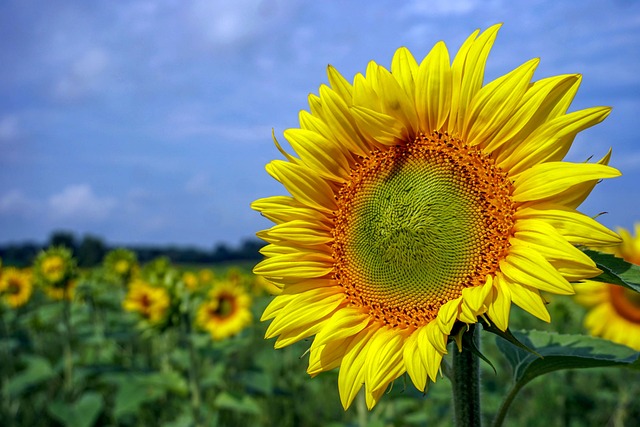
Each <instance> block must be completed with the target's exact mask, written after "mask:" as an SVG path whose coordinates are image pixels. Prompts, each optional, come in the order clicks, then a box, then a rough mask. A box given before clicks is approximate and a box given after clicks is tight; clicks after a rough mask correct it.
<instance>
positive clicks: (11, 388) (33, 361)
mask: <svg viewBox="0 0 640 427" xmlns="http://www.w3.org/2000/svg"><path fill="white" fill-rule="evenodd" d="M22 361H23V362H24V363H25V364H26V367H25V369H24V370H23V371H21V372H19V373H18V374H16V375H15V376H14V377H13V378H11V379H10V380H9V381H8V382H7V384H6V385H5V390H6V392H7V393H9V395H11V396H16V395H19V394H22V393H23V392H24V391H25V390H27V389H28V388H30V387H33V386H37V385H38V384H40V383H43V382H45V381H48V380H49V379H51V378H53V377H54V376H55V375H56V373H55V371H54V369H53V368H52V367H51V364H50V363H49V361H48V360H47V359H45V358H44V357H41V356H23V357H22Z"/></svg>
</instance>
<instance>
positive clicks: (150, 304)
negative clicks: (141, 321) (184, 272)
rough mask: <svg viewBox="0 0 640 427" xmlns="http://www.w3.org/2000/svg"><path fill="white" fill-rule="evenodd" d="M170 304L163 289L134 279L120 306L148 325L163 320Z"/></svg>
mask: <svg viewBox="0 0 640 427" xmlns="http://www.w3.org/2000/svg"><path fill="white" fill-rule="evenodd" d="M170 302H171V299H170V297H169V292H168V291H167V290H166V289H165V288H163V287H160V286H152V285H150V284H149V283H147V282H145V281H143V280H140V279H136V280H134V281H133V282H132V283H131V284H130V285H129V291H128V292H127V295H126V296H125V299H124V301H123V302H122V306H123V307H124V309H125V310H127V311H132V312H136V313H139V314H140V315H141V316H142V317H143V318H145V319H146V320H148V321H149V323H151V324H156V323H160V322H161V321H162V320H164V318H165V316H166V314H167V311H168V309H169V305H170Z"/></svg>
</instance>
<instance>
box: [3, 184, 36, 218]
mask: <svg viewBox="0 0 640 427" xmlns="http://www.w3.org/2000/svg"><path fill="white" fill-rule="evenodd" d="M37 209H38V203H37V202H36V201H35V200H32V199H30V198H29V197H27V196H26V195H25V194H24V193H23V192H22V191H20V190H11V191H10V192H8V193H7V194H5V195H4V196H2V197H0V213H1V214H17V215H24V216H29V215H30V214H34V213H35V212H36V210H37Z"/></svg>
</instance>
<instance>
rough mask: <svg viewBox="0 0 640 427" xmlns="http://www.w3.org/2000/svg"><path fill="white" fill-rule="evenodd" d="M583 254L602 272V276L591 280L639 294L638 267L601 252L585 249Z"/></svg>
mask: <svg viewBox="0 0 640 427" xmlns="http://www.w3.org/2000/svg"><path fill="white" fill-rule="evenodd" d="M584 253H586V254H587V255H588V256H589V257H590V258H591V259H592V260H593V261H594V262H595V263H596V265H597V266H598V268H599V269H600V270H602V274H600V275H599V276H598V277H594V278H593V279H591V280H597V281H599V282H605V283H611V284H614V285H618V286H624V287H625V288H629V289H632V290H634V291H636V292H640V266H637V265H634V264H631V263H629V262H627V261H625V260H623V259H622V258H618V257H615V256H613V255H610V254H605V253H602V252H596V251H592V250H589V249H586V250H584Z"/></svg>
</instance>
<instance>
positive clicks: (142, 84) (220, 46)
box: [0, 0, 640, 248]
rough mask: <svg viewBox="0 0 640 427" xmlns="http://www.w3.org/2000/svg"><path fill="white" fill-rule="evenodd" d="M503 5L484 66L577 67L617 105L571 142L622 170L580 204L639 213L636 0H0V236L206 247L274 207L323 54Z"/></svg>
mask: <svg viewBox="0 0 640 427" xmlns="http://www.w3.org/2000/svg"><path fill="white" fill-rule="evenodd" d="M498 22H502V23H503V26H502V28H501V30H500V32H499V34H498V38H497V40H496V42H495V44H494V47H493V50H492V52H491V54H490V55H489V59H488V63H487V71H486V75H485V82H487V81H489V80H492V79H494V78H496V77H498V76H500V75H503V74H505V73H507V72H509V71H510V70H512V69H513V68H515V67H517V66H518V65H520V64H522V63H524V62H525V61H527V60H529V59H531V58H534V57H539V58H540V59H541V61H540V65H539V67H538V69H537V70H536V74H535V76H534V80H538V79H540V78H544V77H548V76H552V75H557V74H564V73H581V74H582V75H583V80H582V85H581V87H580V90H579V91H578V94H577V96H576V98H575V100H574V103H573V104H572V107H571V108H570V110H578V109H581V108H587V107H592V106H598V105H608V106H612V107H613V112H612V113H611V115H610V116H609V117H608V118H607V119H606V120H605V122H603V123H602V124H600V125H597V126H595V127H593V128H590V129H588V130H586V131H584V132H582V133H580V134H579V135H578V137H577V138H576V140H575V143H574V147H573V148H572V150H571V151H570V153H569V155H568V157H567V159H568V160H570V161H584V160H586V159H587V158H589V157H590V156H594V157H595V158H600V157H601V156H602V155H604V154H605V153H606V151H607V150H608V149H609V147H611V148H612V149H613V156H612V160H611V164H612V165H613V166H615V167H617V168H618V169H620V170H621V171H622V173H623V176H622V177H620V178H616V179H613V180H607V181H604V182H602V183H600V184H599V185H598V186H596V189H595V190H594V192H593V193H592V195H591V197H590V198H589V199H588V200H587V202H585V203H584V204H583V205H582V206H581V208H580V209H581V211H583V212H584V213H586V214H588V215H597V214H599V213H601V212H607V213H606V214H603V215H601V216H600V217H599V220H600V221H601V222H602V223H604V224H605V225H607V226H609V227H614V228H615V227H617V226H622V227H626V228H629V227H632V226H633V224H634V222H635V221H640V185H639V183H640V143H639V142H638V137H637V135H636V133H635V131H636V130H637V126H638V122H639V119H640V1H634V0H583V1H579V2H578V1H572V0H566V1H562V0H531V1H513V0H424V1H418V0H413V1H397V0H381V1H377V0H369V1H337V0H335V1H294V0H234V1H227V0H213V1H211V0H208V1H206V0H192V1H189V0H130V1H126V2H116V1H111V0H93V1H90V2H87V1H85V0H68V1H62V0H51V1H46V2H42V1H35V0H1V1H0V64H1V65H0V244H4V243H10V242H22V241H26V240H30V241H35V242H45V241H46V240H47V239H48V238H49V236H50V234H51V233H52V232H53V231H54V230H68V231H72V232H73V233H75V234H76V235H77V236H82V235H86V234H89V235H93V236H99V237H101V238H103V239H104V240H105V241H107V242H109V243H111V244H177V245H190V246H199V247H203V248H209V247H213V246H214V245H215V244H217V243H220V242H224V243H228V244H236V243H239V242H241V241H242V240H244V239H247V238H252V237H253V236H254V235H255V232H256V231H259V230H261V229H264V228H268V227H270V225H271V224H270V222H269V221H267V220H266V219H264V218H262V217H261V216H260V215H259V214H258V213H257V212H254V211H252V210H251V209H250V208H249V205H250V203H251V202H252V201H253V200H255V199H257V198H261V197H267V196H272V195H282V194H286V193H285V190H284V188H282V187H281V185H280V184H278V183H277V182H276V181H274V180H273V179H272V178H270V177H269V176H268V175H267V173H266V172H265V170H264V165H265V164H266V163H268V162H269V161H270V160H272V159H274V158H281V155H280V154H279V153H278V151H277V150H276V148H275V147H274V145H273V142H272V138H271V132H272V130H273V131H274V132H275V134H276V136H277V137H279V139H280V140H281V141H283V140H284V138H282V137H281V136H282V132H283V131H284V130H285V129H288V128H294V127H298V126H299V123H298V112H299V111H300V110H302V109H308V103H307V97H308V95H309V94H310V93H316V94H317V93H318V88H319V86H320V85H322V84H326V83H327V77H326V67H327V65H328V64H331V65H333V66H335V67H336V68H337V69H338V70H339V71H340V72H341V73H342V74H343V75H344V76H345V77H346V78H347V79H348V80H352V79H353V76H354V75H355V74H356V73H359V72H364V71H365V69H366V66H367V63H368V62H369V61H370V60H374V61H376V62H377V63H379V64H381V65H383V66H385V67H387V68H388V67H389V66H390V63H391V58H392V55H393V53H394V51H395V50H396V49H397V48H398V47H400V46H406V47H408V48H409V49H410V50H411V51H412V52H413V54H414V56H415V57H416V58H417V59H418V60H421V59H422V58H423V57H424V56H425V55H426V54H427V53H428V52H429V50H430V49H431V47H432V46H433V45H434V44H435V43H436V42H438V41H439V40H443V41H444V42H445V43H446V44H447V46H448V48H449V51H450V54H451V56H452V57H453V56H454V54H455V52H456V51H457V49H458V48H459V47H460V45H461V44H462V42H463V41H464V39H466V38H467V37H468V36H469V34H471V33H472V32H473V31H474V30H475V29H486V28H488V27H489V26H491V25H493V24H495V23H498Z"/></svg>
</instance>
